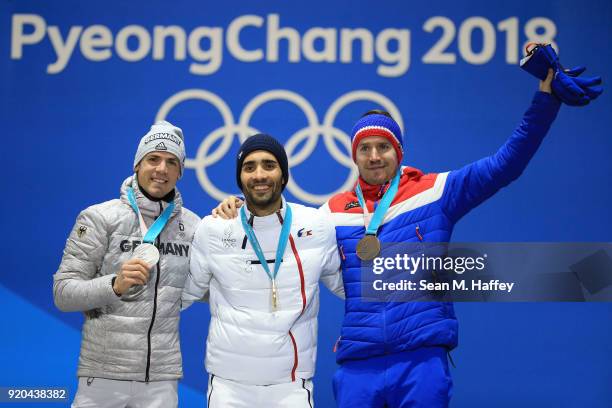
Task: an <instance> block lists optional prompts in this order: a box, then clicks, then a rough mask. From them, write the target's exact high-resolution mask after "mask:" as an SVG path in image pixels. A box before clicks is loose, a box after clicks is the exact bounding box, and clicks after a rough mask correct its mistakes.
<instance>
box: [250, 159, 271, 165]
mask: <svg viewBox="0 0 612 408" xmlns="http://www.w3.org/2000/svg"><path fill="white" fill-rule="evenodd" d="M261 162H262V163H264V164H271V163H274V164H278V162H277V161H276V160H272V159H264V160H261ZM255 163H257V161H256V160H249V161H245V162H244V163H242V165H243V166H246V165H248V164H255Z"/></svg>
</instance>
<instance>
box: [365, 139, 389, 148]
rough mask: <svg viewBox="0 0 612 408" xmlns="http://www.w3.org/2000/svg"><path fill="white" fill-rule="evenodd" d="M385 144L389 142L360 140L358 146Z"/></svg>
mask: <svg viewBox="0 0 612 408" xmlns="http://www.w3.org/2000/svg"><path fill="white" fill-rule="evenodd" d="M386 144H389V145H390V144H391V142H389V141H388V140H381V141H380V142H361V143H359V147H361V146H380V145H386Z"/></svg>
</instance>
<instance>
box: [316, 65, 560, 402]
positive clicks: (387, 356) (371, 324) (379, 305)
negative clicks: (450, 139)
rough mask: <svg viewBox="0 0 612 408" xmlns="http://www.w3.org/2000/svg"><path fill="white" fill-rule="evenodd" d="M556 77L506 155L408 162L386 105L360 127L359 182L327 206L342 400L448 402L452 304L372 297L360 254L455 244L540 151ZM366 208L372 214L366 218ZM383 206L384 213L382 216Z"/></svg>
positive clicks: (355, 135)
mask: <svg viewBox="0 0 612 408" xmlns="http://www.w3.org/2000/svg"><path fill="white" fill-rule="evenodd" d="M551 80H552V75H549V76H548V77H547V78H546V79H545V80H544V81H542V82H540V91H539V92H537V93H536V94H535V96H534V98H533V101H532V104H531V106H530V107H529V109H528V110H527V112H526V113H525V116H524V117H523V120H522V122H521V123H520V125H519V126H518V127H517V128H516V129H515V131H514V132H513V134H512V136H511V137H510V138H509V139H508V140H507V141H506V143H505V144H504V145H503V146H502V147H501V148H500V149H499V150H498V151H497V153H495V154H494V155H492V156H489V157H485V158H483V159H481V160H478V161H476V162H474V163H471V164H468V165H467V166H465V167H463V168H461V169H459V170H454V171H450V172H447V173H438V174H423V172H421V171H420V170H418V169H414V168H411V167H402V166H401V161H402V156H403V145H402V143H403V139H402V134H401V130H400V128H399V126H398V124H397V123H396V122H395V121H394V120H393V119H392V118H391V116H390V115H388V114H386V112H380V111H378V112H376V111H374V112H368V114H366V115H364V116H363V117H362V118H361V119H360V120H359V121H358V122H357V123H356V125H355V126H354V128H353V131H352V152H353V160H354V161H355V163H356V164H357V166H358V168H359V180H358V182H357V185H356V188H355V189H354V190H353V191H350V192H346V193H342V194H338V195H336V196H334V197H332V198H331V199H330V200H329V201H328V202H327V203H326V204H325V205H324V207H325V206H327V209H328V210H329V212H330V214H331V217H332V219H333V220H334V223H335V225H336V238H337V241H338V245H339V247H340V248H341V251H342V253H343V262H342V267H343V278H344V286H345V292H346V303H345V310H346V312H345V315H344V322H343V324H342V336H341V338H340V340H339V342H338V345H337V356H336V359H337V362H338V364H340V368H339V369H338V371H337V373H336V375H335V376H334V393H335V397H336V401H337V403H338V406H339V407H354V406H360V407H383V406H387V407H430V408H431V407H445V406H448V404H449V400H450V397H451V391H452V381H451V377H450V374H449V370H448V363H447V352H448V351H449V350H451V349H453V348H454V347H456V346H457V319H456V317H455V313H454V309H453V305H452V303H446V302H402V303H400V302H370V301H365V300H364V298H363V294H362V283H363V282H362V276H361V266H362V262H361V260H364V259H368V258H371V257H372V256H374V255H377V254H378V251H377V250H376V249H374V250H373V251H374V252H372V250H371V249H369V248H368V247H370V248H371V247H372V243H370V245H368V242H367V239H371V240H374V241H380V242H383V243H384V242H448V241H450V238H451V234H452V232H453V228H454V226H455V223H456V222H457V221H459V219H461V217H463V216H464V215H465V214H466V213H468V212H469V211H470V210H471V209H473V208H474V207H476V206H477V205H478V204H480V203H482V202H483V201H485V200H486V199H487V198H489V197H491V196H492V195H493V194H494V193H496V192H497V191H498V190H499V189H501V188H502V187H504V186H506V185H508V184H509V183H510V182H512V181H513V180H515V179H516V178H518V177H519V176H520V175H521V173H522V172H523V170H524V169H525V167H526V166H527V163H528V162H529V160H530V159H531V157H533V155H534V153H535V152H536V150H537V148H538V146H539V145H540V143H541V142H542V140H543V138H544V136H545V135H546V133H547V132H548V129H549V127H550V125H551V124H552V122H553V121H554V119H555V117H556V115H557V112H558V110H559V107H560V102H559V100H558V99H557V98H556V97H555V96H553V95H552V94H551V86H550V83H551ZM387 192H388V194H387ZM385 201H387V202H385ZM364 206H367V209H368V211H364V210H363V207H364ZM364 213H365V214H366V215H367V214H368V213H369V214H372V216H371V217H365V219H364ZM377 213H382V217H383V218H380V217H379V218H380V219H379V220H378V223H377ZM370 218H371V221H370ZM373 224H374V225H373ZM366 227H367V228H366ZM373 245H374V246H376V245H377V242H374V243H373ZM360 258H361V259H360Z"/></svg>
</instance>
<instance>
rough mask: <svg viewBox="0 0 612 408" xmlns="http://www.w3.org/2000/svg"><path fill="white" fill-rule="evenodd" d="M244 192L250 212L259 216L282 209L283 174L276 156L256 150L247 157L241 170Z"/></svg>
mask: <svg viewBox="0 0 612 408" xmlns="http://www.w3.org/2000/svg"><path fill="white" fill-rule="evenodd" d="M240 181H241V182H242V192H243V193H244V197H245V199H246V201H247V205H248V208H249V210H250V211H251V212H252V213H253V214H255V215H258V216H263V215H268V214H271V213H273V212H274V211H276V210H277V209H279V208H280V205H281V201H282V199H281V193H282V191H283V172H282V170H281V168H280V166H279V164H278V161H277V160H276V158H275V157H274V155H273V154H272V153H270V152H267V151H265V150H256V151H254V152H251V153H250V154H249V155H248V156H247V157H245V159H244V161H243V162H242V168H241V169H240Z"/></svg>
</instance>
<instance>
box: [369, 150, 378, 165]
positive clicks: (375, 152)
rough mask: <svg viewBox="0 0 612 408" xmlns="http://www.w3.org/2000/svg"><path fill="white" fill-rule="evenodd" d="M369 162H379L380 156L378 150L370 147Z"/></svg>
mask: <svg viewBox="0 0 612 408" xmlns="http://www.w3.org/2000/svg"><path fill="white" fill-rule="evenodd" d="M369 160H370V161H373V162H375V161H379V160H380V154H379V152H378V149H377V148H376V147H372V149H370V157H369Z"/></svg>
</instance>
